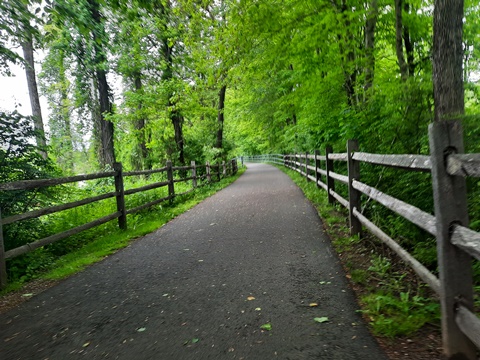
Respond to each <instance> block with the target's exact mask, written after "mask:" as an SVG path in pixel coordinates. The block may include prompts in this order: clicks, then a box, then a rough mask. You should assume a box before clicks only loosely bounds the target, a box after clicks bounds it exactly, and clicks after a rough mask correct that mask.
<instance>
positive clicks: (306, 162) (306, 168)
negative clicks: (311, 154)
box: [305, 151, 310, 182]
mask: <svg viewBox="0 0 480 360" xmlns="http://www.w3.org/2000/svg"><path fill="white" fill-rule="evenodd" d="M308 162H309V161H308V151H306V152H305V178H306V179H307V182H309V181H310V179H309V178H308Z"/></svg>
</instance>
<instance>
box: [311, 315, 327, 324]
mask: <svg viewBox="0 0 480 360" xmlns="http://www.w3.org/2000/svg"><path fill="white" fill-rule="evenodd" d="M313 320H314V321H316V322H318V323H325V322H328V321H329V320H328V317H326V316H323V317H316V318H314V319H313Z"/></svg>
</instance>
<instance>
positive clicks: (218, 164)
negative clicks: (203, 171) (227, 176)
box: [217, 162, 221, 181]
mask: <svg viewBox="0 0 480 360" xmlns="http://www.w3.org/2000/svg"><path fill="white" fill-rule="evenodd" d="M220 175H221V174H220V163H219V162H217V179H218V181H220V178H221V177H220Z"/></svg>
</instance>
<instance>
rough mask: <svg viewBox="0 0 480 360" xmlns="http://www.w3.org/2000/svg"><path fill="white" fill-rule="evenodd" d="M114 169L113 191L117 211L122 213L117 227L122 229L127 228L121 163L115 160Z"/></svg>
mask: <svg viewBox="0 0 480 360" xmlns="http://www.w3.org/2000/svg"><path fill="white" fill-rule="evenodd" d="M113 170H114V171H115V192H116V193H117V194H116V199H117V211H120V212H121V213H122V214H121V215H120V217H119V218H118V227H119V228H120V229H122V230H126V229H127V210H126V208H125V188H124V186H123V167H122V163H119V162H116V163H114V164H113Z"/></svg>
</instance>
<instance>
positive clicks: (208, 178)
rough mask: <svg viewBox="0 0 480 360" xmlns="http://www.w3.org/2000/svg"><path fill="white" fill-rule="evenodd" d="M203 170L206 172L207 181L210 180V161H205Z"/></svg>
mask: <svg viewBox="0 0 480 360" xmlns="http://www.w3.org/2000/svg"><path fill="white" fill-rule="evenodd" d="M205 172H206V174H207V181H208V182H212V176H211V175H210V162H208V161H207V162H206V163H205Z"/></svg>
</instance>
